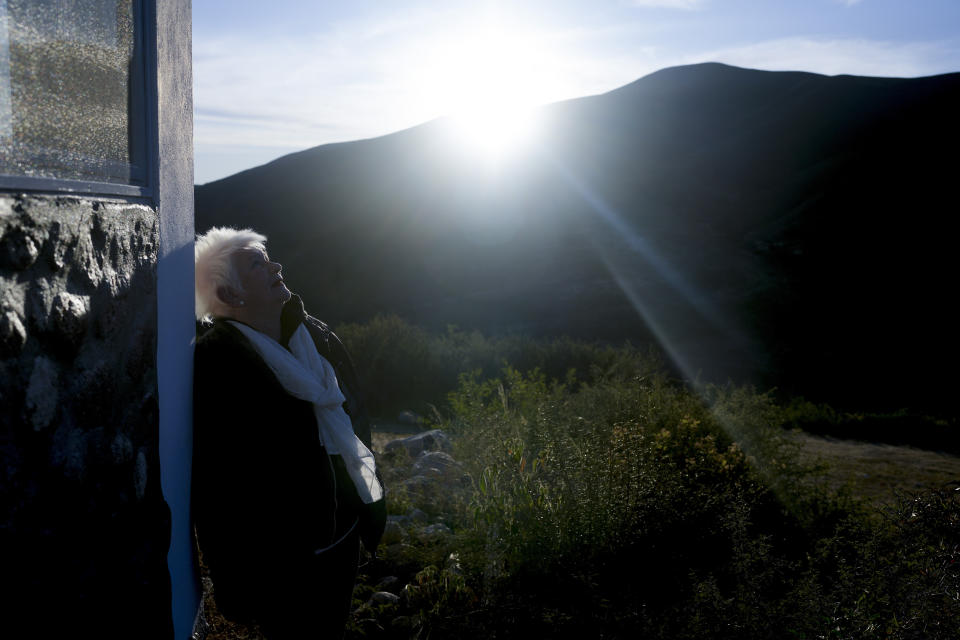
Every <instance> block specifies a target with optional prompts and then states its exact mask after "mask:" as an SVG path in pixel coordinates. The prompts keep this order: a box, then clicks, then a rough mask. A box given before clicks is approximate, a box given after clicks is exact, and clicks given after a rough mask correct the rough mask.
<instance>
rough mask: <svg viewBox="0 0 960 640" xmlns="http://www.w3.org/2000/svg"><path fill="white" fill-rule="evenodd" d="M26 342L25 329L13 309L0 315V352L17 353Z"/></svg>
mask: <svg viewBox="0 0 960 640" xmlns="http://www.w3.org/2000/svg"><path fill="white" fill-rule="evenodd" d="M26 343H27V330H26V328H25V327H24V326H23V322H21V321H20V317H19V316H18V315H17V314H16V313H14V312H13V311H7V312H6V313H4V314H3V315H0V349H2V351H0V353H2V354H3V355H12V356H15V355H18V354H19V353H20V351H21V350H22V349H23V345H25V344H26Z"/></svg>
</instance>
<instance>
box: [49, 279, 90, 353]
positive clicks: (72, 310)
mask: <svg viewBox="0 0 960 640" xmlns="http://www.w3.org/2000/svg"><path fill="white" fill-rule="evenodd" d="M89 307H90V296H77V295H74V294H72V293H67V292H66V291H61V292H60V293H58V294H57V295H56V297H55V298H54V299H53V308H52V309H51V310H50V320H51V322H52V327H51V328H52V329H54V330H55V331H57V332H58V333H59V334H60V336H61V337H62V338H63V339H64V340H66V341H67V342H71V343H79V342H80V341H81V340H82V339H83V334H84V332H85V331H86V328H87V309H89Z"/></svg>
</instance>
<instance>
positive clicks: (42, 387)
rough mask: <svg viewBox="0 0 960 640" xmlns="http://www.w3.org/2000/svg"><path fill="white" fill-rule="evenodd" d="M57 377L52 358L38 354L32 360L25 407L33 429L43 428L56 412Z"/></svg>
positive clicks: (57, 400) (57, 396)
mask: <svg viewBox="0 0 960 640" xmlns="http://www.w3.org/2000/svg"><path fill="white" fill-rule="evenodd" d="M57 378H58V372H57V365H56V364H54V362H53V360H51V359H50V358H47V357H45V356H40V357H38V358H37V359H36V360H35V361H34V363H33V371H32V372H31V373H30V383H29V384H28V386H27V398H26V408H27V412H28V414H29V415H30V422H31V423H32V424H33V430H34V431H40V430H42V429H45V428H46V427H47V426H48V425H49V424H50V422H51V421H53V417H54V416H55V415H56V413H57V406H58V402H59V395H58V393H57V389H58V388H59V385H58V380H57Z"/></svg>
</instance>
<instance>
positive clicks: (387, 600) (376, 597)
mask: <svg viewBox="0 0 960 640" xmlns="http://www.w3.org/2000/svg"><path fill="white" fill-rule="evenodd" d="M398 602H400V596H397V595H394V594H392V593H390V592H389V591H377V592H376V593H374V594H373V595H372V596H370V604H375V605H383V604H397V603H398Z"/></svg>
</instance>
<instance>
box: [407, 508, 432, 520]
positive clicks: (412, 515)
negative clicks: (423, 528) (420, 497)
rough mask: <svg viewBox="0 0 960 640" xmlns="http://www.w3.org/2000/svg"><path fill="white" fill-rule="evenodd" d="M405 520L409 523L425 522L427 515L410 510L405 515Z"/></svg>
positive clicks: (419, 511) (417, 510)
mask: <svg viewBox="0 0 960 640" xmlns="http://www.w3.org/2000/svg"><path fill="white" fill-rule="evenodd" d="M407 519H408V520H409V521H410V522H426V521H427V519H428V518H427V514H426V513H425V512H423V511H421V510H420V509H410V513H408V514H407Z"/></svg>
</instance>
